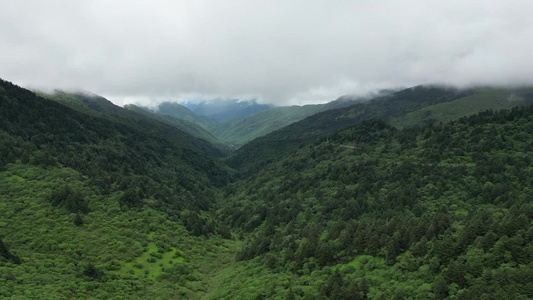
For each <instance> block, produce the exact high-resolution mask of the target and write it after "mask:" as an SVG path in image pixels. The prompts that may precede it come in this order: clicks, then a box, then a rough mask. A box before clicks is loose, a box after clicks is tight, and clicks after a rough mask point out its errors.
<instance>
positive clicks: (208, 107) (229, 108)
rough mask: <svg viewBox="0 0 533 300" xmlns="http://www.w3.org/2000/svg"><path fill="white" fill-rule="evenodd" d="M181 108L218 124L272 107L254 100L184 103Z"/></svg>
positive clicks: (217, 100)
mask: <svg viewBox="0 0 533 300" xmlns="http://www.w3.org/2000/svg"><path fill="white" fill-rule="evenodd" d="M183 106H185V107H187V108H188V109H190V110H191V111H192V112H194V113H195V114H197V115H200V116H205V117H208V118H210V119H212V120H215V121H217V122H219V123H223V122H226V121H228V120H231V119H235V118H238V117H244V116H248V115H251V114H255V113H258V112H260V111H262V110H265V109H269V108H271V107H272V105H268V104H258V103H257V102H256V100H238V99H213V100H208V101H200V102H186V103H184V104H183Z"/></svg>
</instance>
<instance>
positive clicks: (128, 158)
mask: <svg viewBox="0 0 533 300" xmlns="http://www.w3.org/2000/svg"><path fill="white" fill-rule="evenodd" d="M74 98H76V99H78V100H80V101H82V103H83V105H82V104H80V103H76V102H75V101H72V100H68V101H65V102H64V103H65V104H66V105H65V104H62V103H61V102H60V101H56V100H49V99H45V98H43V97H39V96H37V95H36V94H34V93H33V92H31V91H28V90H25V89H22V88H20V87H18V86H16V85H14V84H11V83H9V82H6V81H1V80H0V120H1V121H0V153H1V155H0V191H1V192H0V273H1V274H2V278H1V279H0V280H1V281H2V284H0V297H2V298H9V297H23V298H45V299H58V298H113V297H117V295H120V296H121V297H124V298H150V297H153V296H154V295H157V296H158V297H163V298H179V297H186V298H191V297H193V298H194V297H197V296H196V295H198V294H202V293H205V291H206V290H207V288H208V287H209V280H208V278H212V277H213V276H214V275H215V273H213V272H214V271H213V268H212V266H213V265H216V266H218V267H219V268H222V267H223V266H224V263H223V262H222V261H221V262H218V263H213V262H211V261H208V260H207V258H206V253H211V254H212V255H214V256H215V257H218V258H220V259H225V257H227V256H229V257H232V256H233V255H234V254H233V252H232V251H233V250H224V249H222V247H227V248H226V249H233V248H234V244H235V243H237V242H233V241H231V240H228V239H227V238H230V237H231V234H230V232H229V230H228V228H227V227H226V226H225V225H223V224H221V223H220V222H218V221H216V219H215V218H214V216H213V213H212V210H213V209H214V208H215V206H216V205H215V204H216V202H217V197H218V193H219V188H220V187H222V186H225V185H226V184H227V183H228V182H229V181H230V180H231V170H229V169H228V168H227V167H225V166H224V165H223V164H222V163H221V162H220V161H219V160H217V159H216V158H214V157H213V156H212V155H210V154H208V153H207V152H205V151H204V150H202V149H201V148H199V147H197V146H196V145H195V143H196V142H197V141H198V140H197V139H196V138H195V137H192V136H190V135H188V134H186V133H184V132H182V131H179V130H177V129H176V128H175V127H173V126H170V125H167V124H164V123H160V122H157V121H154V120H152V119H148V118H146V117H144V116H142V115H138V114H135V113H133V112H131V111H127V110H124V109H122V108H118V107H115V106H112V105H110V104H109V103H108V102H107V101H105V100H104V99H101V98H98V99H94V98H93V96H92V95H90V97H89V98H90V99H82V98H79V96H76V97H74ZM67 105H68V106H67ZM73 107H76V108H75V109H74V108H73ZM206 237H209V238H208V239H207V238H206ZM214 249H217V251H216V253H215V252H214ZM215 261H218V260H216V259H215ZM203 265H209V266H211V267H202V268H200V267H199V266H203ZM215 270H216V268H215ZM176 282H181V283H180V287H178V288H177V287H176ZM202 291H203V292H202Z"/></svg>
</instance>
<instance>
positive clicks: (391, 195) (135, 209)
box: [0, 80, 533, 299]
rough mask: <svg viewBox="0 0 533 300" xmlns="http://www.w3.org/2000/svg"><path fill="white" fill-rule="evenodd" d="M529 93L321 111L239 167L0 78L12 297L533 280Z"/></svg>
mask: <svg viewBox="0 0 533 300" xmlns="http://www.w3.org/2000/svg"><path fill="white" fill-rule="evenodd" d="M530 94H531V93H530V89H528V88H521V89H507V90H506V89H493V88H472V89H468V90H456V89H449V88H443V87H435V86H433V87H415V88H411V89H407V90H402V91H398V92H396V93H394V94H391V95H389V96H387V97H378V98H376V99H374V100H371V101H368V102H364V103H357V104H355V105H353V106H349V107H345V108H343V109H339V110H335V109H334V110H330V111H326V112H322V113H318V114H315V115H313V116H310V117H307V118H306V119H304V120H302V121H299V122H295V123H293V124H292V125H290V126H288V127H285V128H283V129H280V130H278V131H276V132H274V133H272V134H269V135H267V136H265V137H263V138H258V139H256V140H255V141H254V142H252V143H251V144H250V145H248V146H244V147H242V148H241V149H239V150H238V151H237V152H236V153H235V155H234V157H231V158H230V160H231V159H235V156H240V157H243V158H247V159H249V160H247V161H243V165H242V166H241V170H240V171H241V172H242V171H243V170H244V171H249V173H248V174H247V175H249V176H242V178H241V179H237V178H236V177H237V176H235V175H236V172H237V171H238V170H232V169H230V168H229V167H228V166H226V165H225V164H224V159H222V158H217V157H215V155H214V154H212V152H213V151H214V150H215V149H217V147H215V146H213V145H211V144H210V143H209V142H208V141H206V140H204V139H199V138H198V137H195V136H192V135H191V134H189V133H187V132H185V131H184V130H180V129H179V126H180V124H186V123H180V122H181V121H175V120H174V119H173V118H171V117H169V118H168V119H167V118H163V117H162V116H159V115H157V116H155V115H153V114H149V113H146V114H145V113H139V112H136V111H135V110H136V109H137V108H133V110H127V109H123V108H120V107H117V106H114V105H113V104H112V103H110V102H109V101H107V100H106V99H104V98H101V97H98V96H95V95H90V94H86V95H85V96H84V95H78V94H75V93H65V94H63V95H61V96H57V95H56V96H55V97H51V98H53V99H54V100H51V99H46V98H43V97H40V96H38V95H36V94H35V93H33V92H31V91H28V90H25V89H22V88H20V87H18V86H16V85H14V84H11V83H9V82H6V81H1V80H0V283H1V284H0V298H16V299H18V298H21V299H74V298H81V299H114V298H124V299H150V298H161V299H409V298H413V299H492V298H495V299H530V298H533V294H532V291H533V289H532V284H531V283H532V282H533V263H532V261H533V226H532V225H533V222H532V220H533V204H532V203H531V195H532V194H533V181H532V180H531V178H532V176H531V175H532V174H533V167H532V162H533V143H532V142H531V141H533V136H532V135H533V107H532V106H525V105H527V104H528V103H530V102H531V100H532V99H531V96H530ZM47 97H50V96H47ZM63 98H64V99H63ZM502 99H505V101H503V100H502ZM339 100H344V99H339ZM506 101H507V102H506ZM508 101H511V102H512V104H513V105H514V104H521V105H522V106H521V107H513V108H512V109H506V110H498V111H495V110H494V108H495V107H498V106H502V105H508ZM513 101H516V102H513ZM452 103H453V105H452ZM487 105H488V106H490V107H491V108H492V109H489V110H484V111H482V112H478V113H476V114H473V115H469V116H463V117H458V119H456V120H452V121H449V122H438V120H439V119H444V118H454V116H459V115H461V114H465V113H468V112H469V111H475V110H478V109H483V108H484V107H487ZM372 116H374V117H372ZM375 116H381V117H382V118H376V117H375ZM393 122H395V123H394V124H395V126H392V125H391V124H392V123H393ZM280 133H282V134H280ZM275 138H277V139H278V140H276V139H275ZM258 141H259V142H260V143H259V142H258ZM260 145H262V147H263V149H260V148H258V147H259V146H260ZM244 151H249V152H248V153H246V152H244ZM265 158H266V159H265ZM253 159H255V160H257V163H256V162H254V161H253ZM269 160H270V161H269Z"/></svg>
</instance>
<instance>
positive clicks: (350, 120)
mask: <svg viewBox="0 0 533 300" xmlns="http://www.w3.org/2000/svg"><path fill="white" fill-rule="evenodd" d="M471 93H472V92H471V91H458V90H455V89H448V88H439V87H424V86H418V87H414V88H411V89H406V90H403V91H400V92H396V93H394V94H392V95H387V96H383V97H378V98H375V99H373V100H371V101H368V102H363V103H357V104H354V105H352V106H349V107H347V108H339V109H332V110H328V111H325V112H321V113H318V114H316V115H313V116H310V117H307V118H305V119H303V120H301V121H300V122H297V123H294V124H291V125H289V126H286V127H284V128H282V129H280V130H277V131H275V132H273V133H271V134H269V135H266V136H264V137H261V138H258V139H256V140H254V141H252V142H250V143H248V144H246V145H245V146H244V147H242V148H241V149H239V150H238V151H237V152H236V153H235V154H233V155H232V156H231V157H230V158H229V159H228V163H229V165H231V166H232V167H234V168H237V169H241V170H243V171H245V173H247V174H250V173H254V172H257V171H258V170H261V169H262V168H263V167H264V166H265V165H266V164H268V163H269V162H272V161H277V160H279V159H280V158H282V157H285V156H286V155H288V154H290V153H291V152H292V151H295V150H296V149H298V148H300V147H302V146H303V145H305V144H306V143H309V142H312V141H314V140H315V139H316V138H320V137H326V136H328V135H330V134H333V133H335V132H337V131H339V130H341V129H344V128H347V127H349V126H353V125H355V124H358V123H360V122H362V121H364V120H367V119H370V118H382V119H384V120H388V119H390V118H393V117H397V116H401V115H403V114H406V113H409V112H411V111H414V110H417V109H420V108H422V107H425V106H428V105H432V104H437V103H443V102H447V101H452V100H454V99H457V98H461V97H464V96H467V95H469V94H471Z"/></svg>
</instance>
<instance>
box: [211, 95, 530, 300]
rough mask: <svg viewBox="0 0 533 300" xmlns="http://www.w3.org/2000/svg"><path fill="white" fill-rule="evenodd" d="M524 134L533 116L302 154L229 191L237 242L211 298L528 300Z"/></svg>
mask: <svg viewBox="0 0 533 300" xmlns="http://www.w3.org/2000/svg"><path fill="white" fill-rule="evenodd" d="M434 92H436V91H434ZM443 99H445V98H443ZM532 128H533V107H531V106H530V107H527V108H515V109H513V110H511V111H509V110H503V111H499V112H493V111H485V112H481V113H478V114H477V115H473V116H470V117H463V118H461V119H459V120H457V121H453V122H450V123H446V124H432V125H428V126H423V127H419V128H409V129H404V130H397V129H396V128H394V127H392V126H390V125H388V124H386V123H385V122H384V121H383V120H379V119H371V120H367V121H363V122H362V123H360V124H359V125H355V126H353V127H349V128H347V129H344V130H342V131H339V132H336V133H333V134H331V135H330V136H329V137H328V138H322V139H320V140H317V141H314V142H311V143H308V144H306V145H304V146H302V147H301V148H299V149H297V150H295V151H294V152H293V153H292V154H290V155H289V156H286V157H285V158H283V159H281V160H280V161H279V162H276V163H272V164H270V165H268V166H266V167H265V168H263V169H262V170H261V171H259V172H257V173H256V174H254V175H253V176H251V177H249V178H248V179H245V180H242V181H239V182H237V183H236V184H234V185H231V186H228V187H227V189H226V195H227V196H226V200H225V202H224V204H223V205H222V208H221V209H220V212H219V214H220V216H221V218H223V219H224V220H225V222H227V223H228V224H229V225H230V226H232V227H233V228H237V229H236V232H238V233H239V235H241V236H243V237H244V239H245V241H246V243H245V245H244V246H243V248H242V250H241V251H240V252H239V254H238V256H237V258H238V260H239V261H240V262H238V263H237V264H234V265H233V267H232V270H233V272H228V273H229V274H232V275H231V276H227V277H226V278H225V281H224V287H223V289H222V290H221V291H219V292H218V294H216V296H219V297H221V298H228V299H229V298H239V297H242V298H246V297H250V296H252V295H262V296H263V297H264V298H269V299H270V298H271V299H282V298H293V299H296V298H314V299H397V298H398V299H399V298H403V297H405V298H413V299H453V298H458V299H482V298H491V297H497V298H502V299H504V298H505V299H510V298H513V299H517V298H524V299H526V298H531V296H533V294H532V290H531V279H533V263H532V261H533V226H532V225H533V223H532V222H531V221H532V220H533V204H532V203H531V192H532V191H533V181H531V180H530V174H531V172H533V168H532V167H531V163H532V162H533V155H532V153H533V152H532V150H533V144H532V143H531V141H533V135H532V133H533V130H531V129H532ZM246 286H253V287H254V288H255V289H254V290H253V291H255V293H253V292H249V290H247V289H245V287H246Z"/></svg>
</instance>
